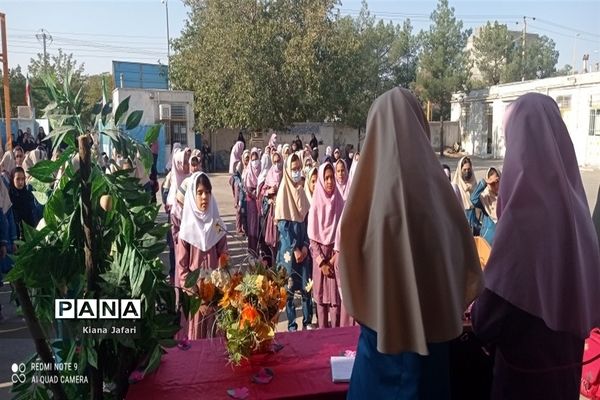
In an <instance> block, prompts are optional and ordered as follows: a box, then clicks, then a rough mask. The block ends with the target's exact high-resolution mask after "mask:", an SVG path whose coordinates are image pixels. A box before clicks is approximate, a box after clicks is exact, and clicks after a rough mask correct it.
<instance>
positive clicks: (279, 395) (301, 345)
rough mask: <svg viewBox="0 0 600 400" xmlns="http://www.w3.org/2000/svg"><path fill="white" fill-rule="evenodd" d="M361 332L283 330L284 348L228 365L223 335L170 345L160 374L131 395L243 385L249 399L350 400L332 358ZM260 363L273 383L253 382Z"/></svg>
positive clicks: (205, 392) (185, 393)
mask: <svg viewBox="0 0 600 400" xmlns="http://www.w3.org/2000/svg"><path fill="white" fill-rule="evenodd" d="M359 333H360V330H359V327H358V326H354V327H348V328H331V329H318V330H312V331H302V332H285V333H278V334H277V335H276V341H277V343H279V344H282V345H283V346H284V347H283V349H282V350H281V351H279V352H278V353H275V354H268V355H258V356H255V357H253V358H252V360H251V364H249V365H244V366H240V367H232V366H231V365H228V364H227V354H226V352H225V344H224V343H223V339H212V340H208V339H204V340H196V341H192V342H190V343H191V345H192V347H191V348H190V349H189V350H187V351H184V350H180V349H178V348H172V349H169V350H168V353H167V354H165V355H163V359H162V360H161V364H160V367H159V369H158V370H157V371H156V372H155V373H153V374H151V375H149V376H147V377H146V378H145V379H144V380H142V381H141V382H139V383H136V384H133V385H130V386H129V392H128V394H127V399H128V400H146V399H153V400H160V399H178V400H179V399H181V400H185V399H207V400H208V399H227V398H229V397H228V395H227V389H232V388H240V387H247V388H248V389H249V390H250V396H249V397H248V400H251V399H252V400H254V399H309V398H310V399H345V398H346V392H347V391H348V384H344V383H333V382H332V381H331V367H330V363H329V358H330V357H331V356H334V355H340V354H341V353H343V352H344V351H345V350H356V344H357V342H358V336H359ZM261 367H268V368H271V369H272V370H273V372H274V378H273V380H272V381H271V382H270V383H269V384H266V385H258V384H254V383H252V382H251V377H252V375H253V374H254V373H256V372H257V371H258V370H259V369H260V368H261Z"/></svg>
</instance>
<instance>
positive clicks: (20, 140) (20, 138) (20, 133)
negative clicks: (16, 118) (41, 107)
mask: <svg viewBox="0 0 600 400" xmlns="http://www.w3.org/2000/svg"><path fill="white" fill-rule="evenodd" d="M24 139H25V134H24V133H23V129H19V130H17V140H16V145H17V146H19V147H23V140H24Z"/></svg>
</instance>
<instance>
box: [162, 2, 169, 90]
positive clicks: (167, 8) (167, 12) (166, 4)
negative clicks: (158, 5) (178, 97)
mask: <svg viewBox="0 0 600 400" xmlns="http://www.w3.org/2000/svg"><path fill="white" fill-rule="evenodd" d="M161 2H162V3H163V4H164V5H165V13H166V17H167V89H170V88H171V77H170V76H169V74H170V73H171V35H170V34H169V0H161Z"/></svg>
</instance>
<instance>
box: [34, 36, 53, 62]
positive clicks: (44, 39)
mask: <svg viewBox="0 0 600 400" xmlns="http://www.w3.org/2000/svg"><path fill="white" fill-rule="evenodd" d="M35 37H36V39H37V40H38V41H40V42H42V45H43V46H44V71H45V70H46V69H47V68H48V51H47V42H50V43H52V35H50V34H49V33H48V31H46V30H45V29H40V33H38V34H36V35H35Z"/></svg>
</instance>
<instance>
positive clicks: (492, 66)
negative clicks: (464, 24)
mask: <svg viewBox="0 0 600 400" xmlns="http://www.w3.org/2000/svg"><path fill="white" fill-rule="evenodd" d="M514 49H515V44H514V39H513V36H511V34H510V33H509V31H508V28H507V26H506V25H503V24H499V23H498V21H495V22H494V24H492V23H490V22H488V23H487V24H486V25H485V27H483V28H482V29H481V31H479V33H478V34H476V35H475V36H474V38H473V58H474V59H475V65H477V68H478V69H479V71H480V72H481V75H482V80H483V83H484V84H486V85H497V84H499V83H500V82H501V79H502V74H503V72H504V71H505V69H506V65H507V64H508V61H509V60H511V59H512V58H513V55H514Z"/></svg>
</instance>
